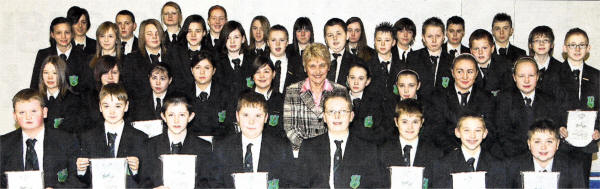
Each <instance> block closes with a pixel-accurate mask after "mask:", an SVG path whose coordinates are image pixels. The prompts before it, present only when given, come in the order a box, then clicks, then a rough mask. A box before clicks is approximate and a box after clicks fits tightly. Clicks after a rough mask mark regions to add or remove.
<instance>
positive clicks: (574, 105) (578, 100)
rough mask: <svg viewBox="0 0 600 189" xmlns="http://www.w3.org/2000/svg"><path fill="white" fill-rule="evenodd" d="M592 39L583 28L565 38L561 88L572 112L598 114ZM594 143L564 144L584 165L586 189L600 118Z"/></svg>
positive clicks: (563, 133) (599, 77)
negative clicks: (590, 59) (589, 59)
mask: <svg viewBox="0 0 600 189" xmlns="http://www.w3.org/2000/svg"><path fill="white" fill-rule="evenodd" d="M590 48H591V47H590V45H589V38H588V35H587V33H586V32H585V31H583V30H582V29H579V28H573V29H571V30H569V31H568V32H567V34H566V36H565V43H564V46H563V51H564V52H566V54H567V58H566V60H565V62H564V63H562V64H560V68H561V70H560V76H559V77H560V81H561V86H562V87H563V89H564V90H565V91H566V101H567V102H566V103H567V104H568V105H567V109H568V110H576V109H580V110H584V111H598V110H600V109H599V108H598V103H599V101H598V98H599V97H600V90H599V88H600V87H599V86H600V72H599V71H598V69H596V68H594V67H591V66H590V65H588V63H586V62H585V57H586V56H588V54H589V52H590ZM596 119H597V120H596V125H595V128H594V135H593V136H592V137H593V139H594V140H593V141H592V142H590V144H588V145H587V146H585V147H581V148H577V147H573V146H572V145H571V144H569V143H568V142H566V141H565V142H564V145H562V146H563V147H561V151H565V152H566V153H567V154H569V156H570V157H571V158H573V159H575V160H577V161H579V162H581V163H582V166H583V176H584V180H585V181H586V182H585V183H586V186H588V185H589V176H590V167H591V163H592V154H594V153H596V152H598V145H597V142H598V139H599V138H600V133H598V130H599V127H600V121H599V120H600V118H596ZM560 133H561V136H563V137H567V136H568V132H567V129H566V127H564V125H561V128H560Z"/></svg>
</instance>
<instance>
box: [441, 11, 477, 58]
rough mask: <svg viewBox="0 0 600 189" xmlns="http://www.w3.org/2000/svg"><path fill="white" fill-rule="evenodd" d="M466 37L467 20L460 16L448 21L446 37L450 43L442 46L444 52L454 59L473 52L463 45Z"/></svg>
mask: <svg viewBox="0 0 600 189" xmlns="http://www.w3.org/2000/svg"><path fill="white" fill-rule="evenodd" d="M464 36H465V20H464V19H463V18H461V17H460V16H452V17H450V18H448V21H446V37H448V41H446V43H444V44H443V45H442V51H444V52H448V54H449V55H450V56H451V57H452V59H454V57H456V56H458V55H460V54H462V53H469V52H471V51H470V50H469V48H468V47H465V46H464V45H462V39H463V37H464Z"/></svg>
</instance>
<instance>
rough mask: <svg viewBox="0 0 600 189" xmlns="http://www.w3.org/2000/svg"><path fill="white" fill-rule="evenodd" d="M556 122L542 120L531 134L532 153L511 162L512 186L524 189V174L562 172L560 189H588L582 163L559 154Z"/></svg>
mask: <svg viewBox="0 0 600 189" xmlns="http://www.w3.org/2000/svg"><path fill="white" fill-rule="evenodd" d="M557 127H558V125H556V124H555V123H554V122H553V121H550V120H546V119H544V120H539V121H536V122H535V123H533V125H531V127H530V128H529V130H528V131H527V136H528V139H527V145H528V146H529V152H526V153H525V154H523V155H520V156H517V157H515V158H513V159H510V160H509V161H507V164H508V168H507V173H508V185H506V187H510V188H518V187H522V186H523V180H522V176H521V172H524V171H535V172H559V173H560V175H559V178H558V188H587V186H589V185H585V182H584V178H583V175H582V173H581V169H582V167H581V163H580V162H578V161H576V160H574V159H571V158H569V157H568V156H567V155H566V154H562V153H560V152H557V150H558V148H559V144H560V141H559V139H558V136H559V135H558V130H557V129H556V128H557Z"/></svg>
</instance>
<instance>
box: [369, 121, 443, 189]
mask: <svg viewBox="0 0 600 189" xmlns="http://www.w3.org/2000/svg"><path fill="white" fill-rule="evenodd" d="M396 132H397V131H396ZM400 140H401V139H399V137H396V138H395V139H391V140H388V141H387V142H385V143H384V144H383V145H380V146H379V147H378V150H377V151H378V157H379V162H380V164H381V168H383V169H385V170H386V171H385V172H384V173H385V174H384V177H383V178H384V179H385V182H384V183H385V184H386V185H385V187H386V188H387V187H390V186H391V180H390V179H391V178H390V174H391V172H390V171H389V169H388V168H389V167H391V166H413V167H424V168H425V169H427V170H429V169H431V168H432V167H431V166H432V165H433V161H435V160H437V159H439V158H441V157H442V156H443V155H444V154H443V152H442V150H440V149H438V148H436V147H435V146H434V145H432V144H431V143H430V142H427V141H426V140H427V139H426V138H422V137H419V138H417V140H418V141H415V143H414V144H408V143H404V144H403V143H402V142H401V141H400ZM406 146H410V147H406ZM405 148H406V149H407V150H404V149H405ZM405 151H406V152H407V153H405ZM409 151H410V152H409ZM407 160H408V161H407ZM430 172H431V171H424V174H425V173H427V174H428V173H430ZM430 176H431V175H423V177H424V178H428V179H430Z"/></svg>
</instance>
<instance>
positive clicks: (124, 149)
mask: <svg viewBox="0 0 600 189" xmlns="http://www.w3.org/2000/svg"><path fill="white" fill-rule="evenodd" d="M117 137H121V141H120V142H119V148H118V151H117V157H120V158H124V157H127V156H135V157H137V158H138V159H139V169H138V174H136V175H133V176H129V175H128V176H127V187H139V185H138V184H139V182H140V177H139V175H140V173H141V171H143V168H144V167H143V165H144V150H145V149H146V140H147V139H148V135H146V134H145V133H143V132H142V131H139V130H137V129H135V128H133V126H131V124H130V123H129V122H125V126H124V127H123V132H122V133H121V136H117ZM78 138H79V143H80V144H81V148H80V151H79V155H77V157H83V158H111V157H112V155H111V154H110V150H109V149H108V145H107V143H108V142H107V141H106V132H105V130H104V122H97V123H96V126H95V127H94V128H93V129H92V130H89V131H86V132H84V133H81V134H80V135H79V136H78ZM91 176H92V175H91V172H90V167H88V169H87V171H86V172H85V175H83V176H78V177H79V180H80V181H81V182H83V183H86V184H87V185H88V186H89V185H90V184H91V183H92V177H91Z"/></svg>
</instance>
